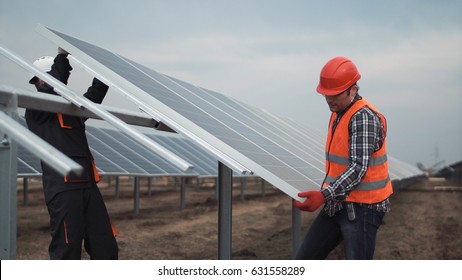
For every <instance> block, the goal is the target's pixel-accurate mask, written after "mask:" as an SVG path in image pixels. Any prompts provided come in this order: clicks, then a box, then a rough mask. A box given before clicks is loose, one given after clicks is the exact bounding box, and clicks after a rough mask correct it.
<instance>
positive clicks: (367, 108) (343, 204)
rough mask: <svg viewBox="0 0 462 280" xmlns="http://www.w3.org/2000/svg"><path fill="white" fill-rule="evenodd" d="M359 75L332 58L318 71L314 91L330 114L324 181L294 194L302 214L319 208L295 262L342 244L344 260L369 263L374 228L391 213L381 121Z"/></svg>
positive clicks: (323, 254) (348, 63) (352, 67)
mask: <svg viewBox="0 0 462 280" xmlns="http://www.w3.org/2000/svg"><path fill="white" fill-rule="evenodd" d="M360 78H361V74H360V73H359V72H358V69H357V68H356V66H355V65H354V64H353V62H352V61H351V60H349V59H348V58H345V57H335V58H333V59H331V60H330V61H328V62H327V63H326V65H325V66H324V67H323V69H322V70H321V75H320V81H319V85H318V87H317V89H316V90H317V92H318V93H320V94H322V95H323V96H324V97H325V98H326V101H327V104H328V106H329V109H330V111H331V112H332V115H331V118H330V122H329V133H328V136H327V141H326V177H325V179H324V182H323V184H322V186H321V189H320V190H319V191H307V192H301V193H299V194H298V196H299V197H301V198H303V199H305V200H304V201H303V202H300V201H295V202H294V205H295V206H296V207H297V208H298V209H300V210H302V211H309V212H314V211H316V210H317V209H318V208H320V207H321V205H323V204H324V208H323V209H322V210H321V211H320V212H319V214H318V216H317V217H316V219H315V220H314V221H313V224H312V225H311V227H310V229H309V231H308V233H307V235H306V237H305V239H304V242H303V244H302V245H301V247H300V248H299V250H298V252H297V255H296V258H297V259H325V258H327V256H328V255H329V253H330V252H331V251H332V250H333V249H334V248H336V247H337V245H339V244H340V243H341V242H342V241H343V246H344V254H345V259H372V258H373V256H374V250H375V243H376V235H377V230H378V229H379V227H380V225H381V223H382V219H383V217H384V215H385V213H387V212H389V211H390V200H389V197H390V195H391V194H392V193H393V188H392V185H391V181H390V177H389V175H388V161H387V152H386V132H387V124H386V120H385V117H384V116H383V115H382V114H380V113H379V112H378V111H377V109H376V108H375V107H374V106H372V105H371V104H370V103H369V102H367V101H366V100H364V99H363V98H362V97H361V96H360V95H359V94H358V91H359V87H358V85H357V81H358V80H359V79H360Z"/></svg>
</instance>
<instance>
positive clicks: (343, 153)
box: [323, 99, 393, 204]
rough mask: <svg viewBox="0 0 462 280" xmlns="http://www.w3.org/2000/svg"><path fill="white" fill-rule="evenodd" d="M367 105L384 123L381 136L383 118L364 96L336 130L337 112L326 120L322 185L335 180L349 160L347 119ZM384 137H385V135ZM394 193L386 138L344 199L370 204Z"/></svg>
mask: <svg viewBox="0 0 462 280" xmlns="http://www.w3.org/2000/svg"><path fill="white" fill-rule="evenodd" d="M365 106H367V107H368V108H370V109H371V110H372V111H374V112H375V113H376V114H377V115H378V116H379V117H380V119H381V121H382V123H383V125H384V130H385V131H384V137H385V135H386V131H387V127H386V120H385V117H383V116H382V115H381V114H380V113H379V112H378V111H377V109H375V107H374V106H372V105H371V104H369V103H368V102H367V101H365V100H364V99H360V100H358V101H356V102H355V103H354V104H353V105H352V106H351V107H350V108H349V109H348V111H347V112H345V114H344V115H343V117H342V118H341V119H340V121H339V123H338V124H337V127H336V129H335V132H334V133H332V126H333V124H334V121H335V119H336V118H337V113H335V112H334V113H332V116H331V119H330V123H329V135H328V136H327V142H326V174H327V176H326V179H325V180H324V184H323V188H326V187H328V186H329V184H330V183H332V182H334V181H335V180H336V179H337V178H338V177H339V176H340V175H341V174H342V173H343V172H345V170H346V169H347V168H348V166H349V164H350V158H349V154H348V150H349V141H348V140H349V129H348V126H349V123H350V120H351V118H352V116H353V115H354V114H355V113H357V112H358V111H359V110H360V109H361V108H364V107H365ZM385 138H386V137H385ZM392 193H393V187H392V185H391V180H390V176H389V175H388V161H387V151H386V141H385V139H384V141H383V145H382V147H381V148H380V149H379V150H378V151H376V152H374V153H373V154H372V157H371V158H370V160H369V166H368V168H367V171H366V174H365V176H364V178H363V179H362V180H361V182H360V183H359V185H357V186H356V187H355V188H354V189H353V190H352V191H351V192H350V194H349V196H348V198H347V199H346V201H349V202H357V203H365V204H373V203H378V202H381V201H383V200H385V199H387V198H388V197H389V196H390V195H391V194H392Z"/></svg>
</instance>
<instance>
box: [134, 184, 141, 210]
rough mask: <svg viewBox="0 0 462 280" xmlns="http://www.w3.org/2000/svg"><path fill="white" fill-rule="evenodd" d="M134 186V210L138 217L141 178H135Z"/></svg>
mask: <svg viewBox="0 0 462 280" xmlns="http://www.w3.org/2000/svg"><path fill="white" fill-rule="evenodd" d="M133 185H134V189H135V191H134V194H133V201H134V208H135V214H137V215H138V214H139V213H140V178H139V177H138V176H135V177H134V180H133Z"/></svg>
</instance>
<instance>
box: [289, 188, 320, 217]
mask: <svg viewBox="0 0 462 280" xmlns="http://www.w3.org/2000/svg"><path fill="white" fill-rule="evenodd" d="M298 196H299V197H306V200H305V201H304V202H300V201H298V200H295V201H294V205H295V207H297V208H298V209H300V210H302V211H308V212H314V211H316V210H317V209H318V208H319V207H320V206H321V205H322V204H324V202H325V200H326V199H325V198H324V195H323V194H322V192H320V191H308V192H301V193H299V194H298Z"/></svg>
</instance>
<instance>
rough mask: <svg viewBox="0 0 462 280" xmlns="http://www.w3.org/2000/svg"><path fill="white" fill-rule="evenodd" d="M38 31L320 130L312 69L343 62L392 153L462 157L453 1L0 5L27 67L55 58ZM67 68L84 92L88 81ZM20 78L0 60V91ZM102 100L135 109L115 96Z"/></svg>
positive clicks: (459, 26) (460, 69) (7, 37)
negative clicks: (379, 116)
mask: <svg viewBox="0 0 462 280" xmlns="http://www.w3.org/2000/svg"><path fill="white" fill-rule="evenodd" d="M39 23H41V24H43V25H45V26H48V27H50V28H53V29H55V30H58V31H61V32H64V33H66V34H68V35H71V36H73V37H77V38H79V39H82V40H84V41H87V42H89V43H92V44H95V45H98V46H100V47H103V48H106V49H109V50H111V51H113V52H116V53H118V54H121V55H123V56H125V57H127V58H130V59H132V60H135V61H137V62H139V63H141V64H143V65H145V66H148V67H150V68H152V69H154V70H156V71H159V72H161V73H164V74H168V75H171V76H173V77H176V78H179V79H181V80H184V81H187V82H190V83H192V84H195V85H198V86H201V87H205V88H208V89H211V90H215V91H218V92H221V93H223V94H226V95H228V96H232V97H234V98H237V99H239V100H241V101H243V102H245V103H247V104H250V105H254V106H257V107H260V108H264V109H267V110H268V111H270V112H272V113H275V114H278V115H281V116H286V117H290V118H292V119H294V120H296V121H299V122H303V123H306V124H309V125H310V126H312V127H315V128H318V129H320V130H322V131H326V130H327V123H328V119H329V115H330V111H329V109H328V107H327V105H326V102H325V100H324V98H323V97H322V96H320V95H319V94H317V93H316V90H315V89H316V86H317V83H318V81H319V72H320V70H321V68H322V67H323V66H324V64H325V63H326V62H327V61H328V60H329V59H331V58H332V57H335V56H346V57H348V58H350V59H351V60H352V61H353V62H354V63H355V64H356V66H357V67H358V69H359V71H360V72H361V74H362V79H361V80H360V81H359V82H358V85H359V86H360V94H361V95H362V96H363V97H364V98H366V99H367V100H368V101H370V102H371V103H372V104H374V105H375V106H376V107H377V108H378V109H379V110H380V111H381V112H382V113H383V114H384V115H385V117H386V118H387V120H388V126H389V133H388V150H389V154H390V155H392V156H394V157H396V158H398V159H401V160H404V161H406V162H408V163H410V164H415V163H416V162H422V163H424V164H425V165H426V166H431V165H432V164H434V163H435V162H436V161H440V160H445V163H446V164H451V163H454V162H456V161H460V160H462V149H461V146H460V145H461V143H462V108H461V106H462V1H422V0H420V1H418V0H416V1H307V0H305V1H301V0H300V1H294V0H284V1H283V0H281V1H270V0H258V1H252V0H238V1H220V0H218V1H217V0H209V1H201V0H196V1H192V0H191V1H186V0H184V1H180V0H173V1H172V0H169V1H166V0H165V1H153V0H145V1H136V0H132V1H114V0H111V1H109V0H106V1H98V0H92V1H88V0H74V1H53V0H41V1H24V0H0V44H2V45H4V46H6V47H7V48H9V49H11V50H14V51H15V52H16V53H18V54H19V55H20V56H22V57H23V58H25V59H26V60H28V61H31V62H32V61H34V60H35V59H37V58H38V57H39V56H42V55H52V56H54V55H55V54H56V48H57V46H55V45H53V44H52V43H51V42H50V41H48V40H47V39H45V38H44V37H42V36H41V35H39V34H38V33H37V32H36V31H35V27H36V26H37V24H39ZM74 69H75V70H74V71H73V72H74V73H73V74H72V76H71V80H70V82H69V86H70V87H71V88H73V89H75V90H81V91H83V90H84V88H86V87H87V86H88V85H89V84H90V82H91V77H87V76H85V75H86V74H85V73H83V72H82V70H79V69H78V68H77V67H74ZM79 71H80V72H79ZM27 80H28V74H27V73H26V72H25V71H24V70H22V69H21V68H19V67H18V66H16V65H15V64H13V63H12V62H10V61H9V60H7V59H6V58H4V57H3V56H0V84H1V85H8V86H14V87H19V88H24V89H29V90H34V89H33V88H32V87H31V86H29V85H28V84H27ZM104 104H107V105H113V106H119V107H125V108H129V109H135V108H136V107H135V106H133V105H131V104H127V100H126V99H124V98H123V97H121V96H120V95H119V94H118V93H116V92H110V93H109V95H108V97H107V98H106V99H105V101H104Z"/></svg>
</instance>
